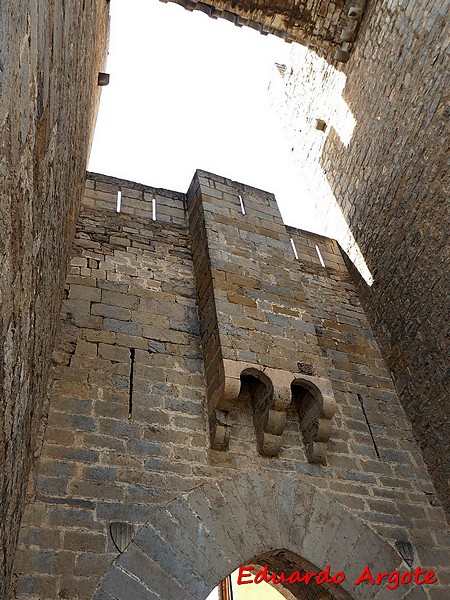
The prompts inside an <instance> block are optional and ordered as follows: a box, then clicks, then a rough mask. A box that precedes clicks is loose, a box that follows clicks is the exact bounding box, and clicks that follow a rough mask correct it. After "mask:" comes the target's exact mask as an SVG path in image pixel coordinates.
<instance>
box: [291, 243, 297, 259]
mask: <svg viewBox="0 0 450 600" xmlns="http://www.w3.org/2000/svg"><path fill="white" fill-rule="evenodd" d="M291 246H292V250H293V251H294V256H295V260H298V252H297V248H296V247H295V242H294V240H293V239H292V238H291Z"/></svg>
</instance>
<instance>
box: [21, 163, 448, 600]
mask: <svg viewBox="0 0 450 600" xmlns="http://www.w3.org/2000/svg"><path fill="white" fill-rule="evenodd" d="M119 192H120V196H121V199H120V213H119V212H117V200H118V193H119ZM244 213H245V214H244ZM294 248H295V251H294ZM321 261H323V265H322V262H321ZM70 264H71V266H70V272H69V275H68V278H67V284H66V292H65V300H64V302H63V308H62V326H61V332H60V334H59V336H58V342H57V346H56V348H55V352H54V373H53V386H52V390H51V400H50V411H49V414H48V422H47V425H46V433H45V438H44V444H43V447H42V452H41V457H40V460H39V463H38V469H37V472H36V476H37V477H36V482H35V486H34V487H35V497H34V500H33V502H31V503H30V504H29V506H28V508H27V509H26V511H25V514H24V517H23V520H22V528H21V533H20V538H19V548H18V553H17V558H16V563H15V568H14V571H15V574H16V576H17V583H16V587H15V597H16V598H20V599H23V600H25V599H29V598H40V599H42V600H47V599H53V598H80V599H81V598H83V599H86V600H87V599H90V598H92V597H93V596H94V594H96V595H95V597H96V598H123V599H128V598H165V599H175V598H177V599H178V598H199V599H201V598H202V599H203V600H204V598H206V596H207V594H208V593H209V591H210V590H211V589H212V588H213V587H214V586H215V585H217V583H218V581H219V580H220V579H221V578H223V577H225V576H226V575H227V574H228V573H229V572H230V571H232V570H233V569H234V568H236V567H237V566H239V564H241V563H243V562H244V561H248V560H251V559H252V558H254V557H255V556H261V555H263V557H264V558H263V564H269V565H272V568H275V567H276V565H277V564H284V565H289V564H291V565H295V564H296V561H297V562H298V560H299V558H298V557H301V558H302V559H303V560H304V559H306V561H308V563H312V564H316V565H318V566H320V567H322V566H323V565H326V564H330V565H332V568H333V569H334V570H342V571H343V572H344V573H345V574H346V576H347V578H348V581H347V582H345V584H344V585H343V586H342V587H343V589H344V590H346V591H347V592H348V593H350V594H352V595H353V597H355V598H358V597H359V593H360V590H359V589H357V588H356V587H355V586H353V585H352V584H353V581H354V580H355V579H356V577H353V576H356V575H357V572H358V570H359V571H361V569H362V568H363V567H362V565H366V564H369V563H370V564H371V565H373V567H374V568H376V569H378V570H383V571H385V570H388V571H389V572H390V571H392V570H393V569H395V568H398V567H400V565H401V563H402V559H401V557H400V555H399V554H398V553H397V552H396V551H394V550H393V548H392V546H391V545H394V543H395V542H396V541H399V540H409V541H410V542H411V543H412V545H413V548H414V564H415V565H416V566H417V565H421V566H423V567H428V568H432V569H433V570H435V571H437V572H438V575H439V583H437V584H434V585H433V586H429V588H430V589H427V592H426V596H423V597H429V598H442V599H443V598H444V597H445V594H446V592H445V589H446V587H447V586H448V583H449V577H450V572H449V569H448V563H447V562H446V558H447V556H448V555H447V543H448V540H447V538H446V534H445V530H446V521H445V517H444V514H443V511H442V509H441V508H439V507H438V506H437V505H436V501H435V500H436V499H435V495H434V489H433V486H432V484H431V482H430V480H429V478H428V475H427V472H426V469H425V465H424V463H423V459H422V456H421V454H420V451H419V449H418V448H417V446H416V444H415V442H414V440H413V436H412V433H411V428H410V425H409V423H408V421H407V419H406V418H405V415H404V411H403V409H402V407H401V405H400V403H399V401H398V397H397V395H396V393H395V389H394V387H393V384H392V381H391V379H390V376H389V372H388V370H387V368H386V366H385V364H384V361H383V359H382V357H381V354H380V351H379V349H378V346H377V344H376V341H375V339H374V337H373V334H372V332H371V330H370V327H369V325H368V323H367V319H366V317H365V315H364V312H363V310H362V308H361V305H360V302H359V300H358V297H357V294H356V290H355V286H354V283H353V282H352V279H351V277H350V276H349V273H348V271H347V268H346V266H345V261H344V258H343V256H342V254H341V251H340V248H339V246H338V244H337V243H336V242H335V241H333V240H331V239H328V238H323V237H321V236H318V235H314V234H310V233H307V232H304V231H301V230H297V229H292V228H286V227H285V226H284V225H283V223H282V221H281V217H280V215H279V212H278V208H277V205H276V202H275V199H274V197H273V196H272V195H271V194H268V193H267V192H262V191H260V190H257V189H254V188H250V187H248V186H245V185H243V184H239V183H236V182H233V181H229V180H227V179H224V178H222V177H219V176H216V175H212V174H209V173H205V172H202V171H198V172H197V173H196V174H195V177H194V179H193V182H192V184H191V187H190V189H189V191H188V193H187V195H184V194H180V193H176V192H170V191H167V190H161V189H153V188H149V187H145V186H142V185H139V184H136V183H131V182H127V181H121V180H116V179H114V178H110V177H105V176H102V175H94V174H90V175H89V176H88V179H87V182H86V190H85V195H84V200H83V208H82V212H81V215H80V217H79V220H78V225H77V233H76V237H75V243H74V248H73V257H72V260H71V263H70ZM197 297H198V298H199V301H198V302H197ZM216 413H219V414H218V415H217V414H216ZM217 429H219V431H217ZM220 429H226V432H225V433H224V432H223V431H220ZM223 435H226V436H227V443H226V444H223V443H222V444H220V443H217V438H220V436H223ZM219 441H220V439H219ZM327 442H328V443H327ZM216 448H217V449H216ZM274 486H275V487H274ZM291 521H292V523H291ZM289 523H291V525H289ZM119 524H120V525H119ZM114 527H116V528H117V527H120V528H122V529H123V528H125V531H128V539H126V537H127V536H125V543H124V547H122V548H121V550H123V553H122V554H121V553H120V552H119V550H118V548H117V547H116V546H115V544H114V542H113V539H112V535H111V534H112V531H113V530H114ZM111 528H112V529H111ZM305 536H306V537H305ZM308 536H309V537H308ZM130 537H133V542H132V543H131V545H129V546H127V543H128V542H129V540H130ZM386 542H388V543H386ZM389 542H390V544H391V545H390V544H389ZM277 549H278V550H280V551H281V550H283V549H285V551H289V552H291V553H292V552H294V553H295V554H294V558H292V556H291V558H290V559H289V556H290V555H289V552H288V554H287V555H286V556H285V555H283V553H281V555H280V554H273V551H274V550H277ZM296 557H297V558H296ZM264 561H265V562H264ZM289 561H290V562H289ZM300 564H302V563H300ZM293 568H294V566H292V569H293ZM352 577H353V581H352ZM301 587H302V586H300V588H301ZM300 588H299V589H298V590H297V591H298V593H305V591H304V590H303V592H301V589H300ZM409 588H410V586H402V589H401V590H400V589H399V591H398V593H399V594H400V595H399V596H398V597H405V596H406V595H407V594H408V593H409ZM96 590H97V592H96ZM168 590H172V591H168ZM150 591H151V593H150ZM294 591H295V589H294ZM379 591H380V590H379V589H377V588H371V587H370V589H365V591H364V593H365V596H364V597H368V598H369V597H370V598H372V597H375V596H376V594H377V593H378V592H379ZM311 593H313V592H311ZM323 593H325V592H323ZM327 593H329V594H330V595H329V596H326V597H330V598H331V597H335V596H333V595H332V593H333V591H332V590H331V591H329V592H327ZM390 593H391V592H389V591H387V590H386V589H384V591H383V589H382V590H381V592H380V594H381V595H379V596H377V597H378V598H385V597H386V598H390V597H391V596H390V595H389V594H390ZM415 593H416V594H419V595H418V596H417V597H418V598H421V597H422V595H421V594H423V593H425V592H424V591H423V590H422V591H419V590H418V589H417V588H416V591H415ZM299 597H300V596H299ZM308 597H309V596H308ZM408 597H413V596H408ZM414 597H416V596H414Z"/></svg>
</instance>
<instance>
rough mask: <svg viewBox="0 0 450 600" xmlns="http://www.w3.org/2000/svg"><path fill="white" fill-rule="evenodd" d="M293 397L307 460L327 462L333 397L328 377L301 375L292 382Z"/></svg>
mask: <svg viewBox="0 0 450 600" xmlns="http://www.w3.org/2000/svg"><path fill="white" fill-rule="evenodd" d="M291 387H292V401H293V403H294V405H295V407H296V408H297V412H298V416H299V419H300V427H301V430H302V434H303V439H304V441H305V447H306V457H307V459H308V462H310V463H315V464H322V465H325V464H326V463H327V442H328V440H329V439H330V436H331V433H332V423H331V420H332V418H333V416H334V413H335V412H336V401H335V399H334V394H333V390H332V387H331V383H330V381H329V380H327V379H324V378H322V377H308V376H306V375H302V377H301V378H298V377H297V378H295V380H294V381H293V382H292V386H291Z"/></svg>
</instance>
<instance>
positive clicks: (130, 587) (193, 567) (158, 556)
mask: <svg viewBox="0 0 450 600" xmlns="http://www.w3.org/2000/svg"><path fill="white" fill-rule="evenodd" d="M255 557H256V559H255ZM264 557H266V558H267V561H268V562H269V563H270V564H271V568H274V569H278V570H279V569H280V566H281V565H285V568H286V571H288V570H289V568H291V567H292V565H293V564H294V563H295V557H299V560H300V561H301V565H315V566H316V567H317V568H319V569H322V568H325V567H326V566H327V565H331V570H332V572H337V571H343V572H344V573H345V575H346V580H345V581H344V582H343V583H342V584H341V586H340V587H338V586H333V588H334V589H333V595H332V596H330V597H333V598H336V599H338V598H339V599H342V600H344V599H348V598H355V600H357V599H358V598H359V597H362V596H361V592H362V591H364V595H363V597H364V600H371V599H375V598H376V599H377V600H382V599H383V598H384V597H386V598H387V597H389V594H391V595H392V591H389V590H386V589H385V588H383V587H381V586H376V585H375V586H369V585H366V586H364V587H363V588H361V590H360V589H359V588H358V587H357V586H354V584H353V582H354V581H355V580H356V579H357V577H358V576H359V575H360V574H361V572H362V570H363V568H364V567H365V566H366V565H370V567H371V569H373V571H374V572H377V571H383V572H390V571H392V570H394V569H399V568H400V565H401V563H402V560H401V558H400V556H399V555H398V553H397V552H396V551H395V550H394V549H393V548H392V546H390V545H389V544H388V543H387V542H386V541H384V540H383V539H382V538H381V537H380V536H379V535H378V534H376V533H375V532H374V531H373V530H372V529H370V527H368V525H366V524H365V523H363V522H362V521H361V520H360V519H359V518H358V517H357V516H355V515H353V514H352V513H351V512H350V511H348V510H347V509H345V508H344V507H342V506H341V505H340V504H339V503H338V502H337V501H336V500H334V499H333V498H331V497H330V496H328V495H327V494H326V493H325V492H323V490H321V489H319V488H317V487H315V486H314V485H312V484H310V483H305V482H304V481H301V480H299V479H297V478H295V477H293V476H292V475H288V474H279V475H277V476H276V479H275V482H274V483H271V482H270V481H269V479H268V478H267V476H266V475H265V474H263V473H246V474H243V475H240V476H238V477H234V478H232V479H226V480H220V481H218V482H212V483H205V484H203V485H201V486H199V487H198V488H195V489H194V490H192V491H190V492H188V493H187V494H183V495H182V496H180V497H179V498H177V499H176V500H173V501H172V502H170V503H169V504H168V505H167V507H165V508H162V509H161V510H160V511H158V513H157V514H156V515H155V517H154V518H153V519H152V521H151V522H150V521H149V522H148V523H147V524H146V525H144V526H143V527H142V528H141V529H140V531H139V532H138V533H137V534H136V535H135V537H134V538H133V540H132V542H131V543H130V545H129V546H128V548H127V549H126V550H125V552H123V554H121V555H119V556H118V558H117V559H116V560H115V561H114V562H113V564H112V565H111V566H110V567H109V569H108V571H107V573H106V574H105V576H104V578H103V580H102V581H101V583H100V586H99V588H98V589H97V592H96V594H95V596H94V598H95V600H112V599H113V600H128V599H129V598H131V597H132V598H133V600H153V599H154V598H164V599H167V600H173V599H174V598H177V600H182V599H183V600H194V599H195V600H205V598H206V597H207V596H208V594H209V593H210V592H211V590H212V589H213V588H214V587H215V586H216V585H217V584H218V582H219V581H220V580H222V579H224V578H225V577H226V576H227V575H228V574H229V573H230V572H232V571H234V570H235V569H236V568H237V567H239V566H240V565H245V564H248V563H249V561H251V560H253V559H255V560H258V559H259V561H260V562H261V560H262V559H264ZM283 557H285V558H283ZM286 557H288V558H286ZM289 557H290V558H289ZM292 557H294V559H293V558H292ZM277 561H278V562H277ZM280 561H281V563H280ZM289 561H291V562H289ZM256 564H258V563H256ZM401 588H402V589H400V588H398V589H397V590H396V592H397V593H396V600H399V599H400V598H403V597H406V595H407V593H408V591H409V590H410V588H411V585H405V586H401ZM156 594H158V595H156ZM312 597H313V596H311V598H312Z"/></svg>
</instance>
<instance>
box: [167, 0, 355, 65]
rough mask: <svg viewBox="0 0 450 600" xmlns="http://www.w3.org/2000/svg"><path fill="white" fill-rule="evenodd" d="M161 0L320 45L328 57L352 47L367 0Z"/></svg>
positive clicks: (312, 45)
mask: <svg viewBox="0 0 450 600" xmlns="http://www.w3.org/2000/svg"><path fill="white" fill-rule="evenodd" d="M161 1H162V2H168V1H169V2H175V3H176V4H179V5H181V6H183V7H184V8H186V9H187V10H190V11H192V10H200V11H202V12H204V13H205V14H207V15H208V16H210V17H212V18H213V19H217V18H223V19H227V20H228V21H231V22H232V23H233V24H235V25H237V26H238V27H242V26H243V25H246V26H248V27H252V28H253V29H256V30H257V31H259V32H261V33H262V34H263V35H267V34H272V35H277V36H279V37H281V38H283V39H285V40H286V41H287V42H298V43H300V44H305V45H306V46H311V47H313V48H316V49H317V48H320V49H321V51H324V52H325V53H326V55H327V56H328V57H329V58H330V59H331V58H333V57H334V56H337V54H336V52H339V51H343V52H347V51H349V50H350V49H351V47H352V44H353V42H354V40H355V38H356V36H357V33H358V29H359V25H360V22H361V19H362V18H363V15H364V8H365V4H366V0H334V1H333V2H331V1H330V0H295V1H294V2H289V3H286V2H285V0H262V1H261V0H259V1H256V0H241V1H239V2H230V0H214V1H212V0H208V1H207V2H197V0H161ZM340 59H341V58H340ZM342 60H348V57H347V56H346V57H345V58H344V57H342Z"/></svg>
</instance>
